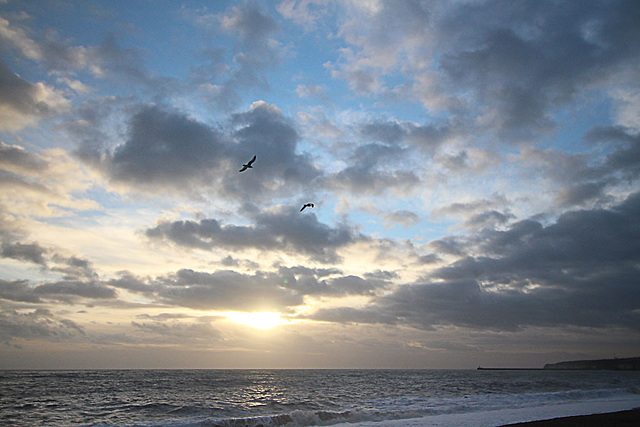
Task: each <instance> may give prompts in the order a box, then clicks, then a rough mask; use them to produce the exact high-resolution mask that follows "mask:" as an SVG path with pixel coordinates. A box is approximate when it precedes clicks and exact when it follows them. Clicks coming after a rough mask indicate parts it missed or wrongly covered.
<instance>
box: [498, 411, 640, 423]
mask: <svg viewBox="0 0 640 427" xmlns="http://www.w3.org/2000/svg"><path fill="white" fill-rule="evenodd" d="M637 425H640V408H635V409H629V410H626V411H616V412H606V413H602V414H590V415H573V416H568V417H558V418H550V419H547V420H537V421H525V422H521V423H514V424H504V425H501V426H499V427H511V426H520V427H522V426H526V427H600V426H611V427H632V426H637Z"/></svg>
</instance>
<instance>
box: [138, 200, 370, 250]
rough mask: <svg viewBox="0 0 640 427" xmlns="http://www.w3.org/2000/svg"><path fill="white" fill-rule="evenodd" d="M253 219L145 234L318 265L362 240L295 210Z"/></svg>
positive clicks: (168, 225) (172, 226) (187, 224)
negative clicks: (295, 258)
mask: <svg viewBox="0 0 640 427" xmlns="http://www.w3.org/2000/svg"><path fill="white" fill-rule="evenodd" d="M253 219H254V224H253V225H246V226H245V225H242V226H238V225H232V224H228V225H226V224H222V223H220V222H219V221H217V220H215V219H202V220H200V221H192V220H185V221H174V222H162V223H159V224H158V225H156V226H155V227H153V228H149V229H147V230H146V232H145V233H146V235H147V237H149V238H151V239H154V240H165V241H168V242H172V243H174V244H176V245H179V246H184V247H187V248H200V249H213V248H225V249H230V250H243V249H259V250H264V251H274V250H280V251H283V252H287V253H298V254H304V255H306V256H309V257H310V258H312V259H314V260H316V261H321V262H335V261H337V260H338V258H339V257H338V254H337V252H336V251H337V250H338V249H340V248H342V247H345V246H347V245H349V244H351V243H354V242H357V241H361V240H363V239H364V237H363V236H361V235H359V234H358V233H356V232H355V231H354V230H353V229H351V228H350V227H348V226H347V225H344V224H341V225H338V226H336V227H330V226H328V225H326V224H323V223H321V222H319V221H318V218H317V217H316V216H315V214H309V215H300V212H298V209H296V208H288V209H284V210H281V211H278V212H262V213H257V214H256V215H254V218H253Z"/></svg>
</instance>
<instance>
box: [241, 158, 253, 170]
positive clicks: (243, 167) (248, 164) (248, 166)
mask: <svg viewBox="0 0 640 427" xmlns="http://www.w3.org/2000/svg"><path fill="white" fill-rule="evenodd" d="M255 161H256V156H253V159H251V160H249V161H248V162H247V163H246V164H244V165H242V169H240V170H239V171H238V172H244V171H246V170H247V169H249V168H253V166H251V165H252V164H253V162H255Z"/></svg>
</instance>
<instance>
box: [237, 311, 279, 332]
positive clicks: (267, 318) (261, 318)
mask: <svg viewBox="0 0 640 427" xmlns="http://www.w3.org/2000/svg"><path fill="white" fill-rule="evenodd" d="M225 316H226V317H227V318H228V319H229V320H231V321H233V322H235V323H239V324H241V325H245V326H249V327H252V328H256V329H271V328H275V327H276V326H280V325H284V324H286V323H289V321H288V320H287V319H283V318H282V316H280V313H276V312H273V311H260V312H255V313H241V312H235V311H234V312H229V313H225Z"/></svg>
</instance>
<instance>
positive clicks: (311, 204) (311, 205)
mask: <svg viewBox="0 0 640 427" xmlns="http://www.w3.org/2000/svg"><path fill="white" fill-rule="evenodd" d="M312 207H313V203H305V204H304V206H302V209H300V212H302V211H303V210H305V209H306V208H312Z"/></svg>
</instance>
